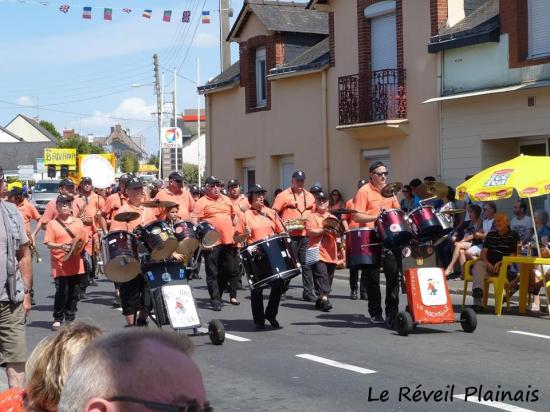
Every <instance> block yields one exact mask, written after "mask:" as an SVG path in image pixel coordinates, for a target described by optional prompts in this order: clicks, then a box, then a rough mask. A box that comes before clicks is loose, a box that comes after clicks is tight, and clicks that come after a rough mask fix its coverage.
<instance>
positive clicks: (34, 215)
mask: <svg viewBox="0 0 550 412" xmlns="http://www.w3.org/2000/svg"><path fill="white" fill-rule="evenodd" d="M8 202H11V203H13V204H14V205H15V206H17V210H19V214H20V215H21V217H22V218H23V222H24V223H25V231H26V232H27V236H29V237H30V235H31V221H32V220H34V221H36V222H38V221H40V213H38V210H36V207H34V205H33V204H32V203H31V202H29V201H28V200H27V199H25V198H24V197H23V190H22V189H21V188H20V187H14V188H12V189H11V190H10V191H9V192H8Z"/></svg>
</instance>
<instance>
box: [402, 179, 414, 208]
mask: <svg viewBox="0 0 550 412" xmlns="http://www.w3.org/2000/svg"><path fill="white" fill-rule="evenodd" d="M401 193H403V199H401V201H400V202H399V207H401V210H402V211H403V212H405V213H407V212H411V211H412V210H413V209H414V208H415V206H414V205H415V201H414V197H413V193H412V190H411V187H410V186H409V185H405V186H403V190H402V191H401Z"/></svg>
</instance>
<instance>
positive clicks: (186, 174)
mask: <svg viewBox="0 0 550 412" xmlns="http://www.w3.org/2000/svg"><path fill="white" fill-rule="evenodd" d="M181 172H182V175H183V178H184V180H185V181H186V182H187V183H190V184H193V183H197V182H198V181H199V169H198V167H197V165H194V164H192V163H184V164H182V166H181Z"/></svg>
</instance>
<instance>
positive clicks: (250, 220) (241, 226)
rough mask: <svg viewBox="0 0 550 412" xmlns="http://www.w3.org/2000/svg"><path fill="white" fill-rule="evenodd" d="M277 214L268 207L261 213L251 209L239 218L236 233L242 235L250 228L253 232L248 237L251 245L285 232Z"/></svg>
mask: <svg viewBox="0 0 550 412" xmlns="http://www.w3.org/2000/svg"><path fill="white" fill-rule="evenodd" d="M276 214H277V212H275V211H274V210H273V209H270V208H268V207H264V208H263V209H262V211H261V212H259V211H257V210H256V209H249V210H247V211H246V212H244V213H243V214H241V216H239V219H238V221H237V227H236V228H235V232H236V233H237V234H238V235H242V234H243V233H244V232H245V230H246V227H247V226H248V227H249V228H250V231H251V233H250V236H249V237H248V242H249V243H254V242H257V241H259V240H263V239H265V238H268V237H270V236H273V235H276V234H278V233H281V232H284V230H285V229H284V228H283V225H282V224H281V220H280V219H279V218H278V217H277V216H276Z"/></svg>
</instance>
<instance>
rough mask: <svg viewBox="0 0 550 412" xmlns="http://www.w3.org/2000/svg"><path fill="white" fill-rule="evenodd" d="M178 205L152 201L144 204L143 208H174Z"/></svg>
mask: <svg viewBox="0 0 550 412" xmlns="http://www.w3.org/2000/svg"><path fill="white" fill-rule="evenodd" d="M177 205H178V204H177V203H174V202H170V201H169V200H150V201H149V202H143V203H142V204H141V206H143V207H161V208H166V207H174V206H177Z"/></svg>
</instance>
